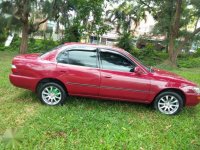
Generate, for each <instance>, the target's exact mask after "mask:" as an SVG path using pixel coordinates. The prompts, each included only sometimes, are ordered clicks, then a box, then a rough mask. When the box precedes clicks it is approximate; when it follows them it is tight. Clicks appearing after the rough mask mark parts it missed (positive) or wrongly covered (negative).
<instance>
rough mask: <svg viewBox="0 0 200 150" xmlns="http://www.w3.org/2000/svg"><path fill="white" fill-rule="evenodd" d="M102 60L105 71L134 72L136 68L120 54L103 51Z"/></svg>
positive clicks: (101, 53)
mask: <svg viewBox="0 0 200 150" xmlns="http://www.w3.org/2000/svg"><path fill="white" fill-rule="evenodd" d="M100 58H101V64H102V68H103V69H108V70H117V71H125V72H134V68H135V66H136V65H135V64H133V63H132V62H130V61H129V60H127V59H126V58H125V57H123V56H121V55H120V54H116V53H112V52H104V51H101V52H100Z"/></svg>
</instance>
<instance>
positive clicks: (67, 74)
mask: <svg viewBox="0 0 200 150" xmlns="http://www.w3.org/2000/svg"><path fill="white" fill-rule="evenodd" d="M10 81H11V83H12V84H13V85H15V86H17V87H20V88H24V89H28V90H31V91H33V92H36V93H37V94H38V96H39V99H40V100H41V102H42V103H44V104H47V105H58V104H62V103H64V101H65V100H67V97H68V96H72V95H74V96H84V97H91V98H101V99H110V100H120V101H129V102H140V103H146V104H153V105H154V107H155V108H156V109H157V110H158V111H160V112H161V113H163V114H167V115H174V114H177V113H178V112H180V111H181V110H182V108H183V107H184V106H194V105H197V104H198V103H199V102H200V89H199V87H197V85H196V84H195V83H192V82H190V81H188V80H186V79H184V78H182V77H180V76H178V75H176V74H174V73H171V72H167V71H164V70H160V69H155V68H149V67H146V66H145V65H143V64H142V63H140V62H139V61H138V60H137V59H136V58H135V57H133V56H132V55H131V54H129V53H128V52H126V51H125V50H123V49H120V48H116V47H109V46H101V45H90V44H81V43H66V44H64V45H61V46H59V47H56V48H55V49H53V50H51V51H49V52H47V53H45V54H24V55H19V56H16V57H15V58H14V59H13V61H12V73H11V74H10Z"/></svg>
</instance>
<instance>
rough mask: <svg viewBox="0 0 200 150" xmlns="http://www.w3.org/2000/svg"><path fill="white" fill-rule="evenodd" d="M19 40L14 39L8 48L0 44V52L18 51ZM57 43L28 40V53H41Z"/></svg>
mask: <svg viewBox="0 0 200 150" xmlns="http://www.w3.org/2000/svg"><path fill="white" fill-rule="evenodd" d="M20 42H21V39H20V38H18V37H15V38H14V39H13V41H12V43H11V45H10V46H9V47H5V46H4V44H0V51H19V47H20ZM58 45H59V43H58V42H55V41H53V40H38V39H29V43H28V53H42V52H46V51H48V50H51V49H52V48H54V47H56V46H58Z"/></svg>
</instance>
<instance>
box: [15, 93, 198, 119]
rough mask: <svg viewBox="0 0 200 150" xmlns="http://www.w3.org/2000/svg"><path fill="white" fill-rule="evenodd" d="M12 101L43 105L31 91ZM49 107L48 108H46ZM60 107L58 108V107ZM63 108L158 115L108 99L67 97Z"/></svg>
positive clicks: (191, 110) (189, 111)
mask: <svg viewBox="0 0 200 150" xmlns="http://www.w3.org/2000/svg"><path fill="white" fill-rule="evenodd" d="M14 101H15V102H17V103H19V102H21V103H26V104H27V103H28V104H37V103H38V104H39V105H43V104H42V103H41V102H40V100H39V98H38V97H37V94H36V93H33V92H31V91H23V92H21V93H20V95H18V96H17V98H14ZM47 107H50V106H47ZM58 107H60V106H58ZM64 107H68V108H69V107H73V108H75V107H77V109H80V107H81V109H85V110H101V111H107V110H110V109H112V110H116V111H122V112H138V113H158V114H159V112H156V111H155V109H154V107H153V105H152V104H143V103H138V102H127V101H119V100H108V99H92V98H85V97H76V96H69V97H68V98H67V99H66V102H65V104H64ZM197 113H198V108H196V107H185V108H184V109H183V111H182V112H181V113H180V114H184V116H194V117H195V116H196V114H197Z"/></svg>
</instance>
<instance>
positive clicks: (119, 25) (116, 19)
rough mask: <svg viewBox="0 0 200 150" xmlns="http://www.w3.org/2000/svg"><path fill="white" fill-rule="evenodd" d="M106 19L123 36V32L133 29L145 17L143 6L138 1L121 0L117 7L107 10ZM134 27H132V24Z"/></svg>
mask: <svg viewBox="0 0 200 150" xmlns="http://www.w3.org/2000/svg"><path fill="white" fill-rule="evenodd" d="M106 14H107V21H109V22H111V23H112V24H113V25H114V26H115V28H116V31H117V32H118V33H119V34H121V35H122V36H123V34H124V33H129V32H131V31H134V30H135V28H136V27H137V26H138V24H139V22H140V21H141V20H142V19H145V18H146V13H145V8H144V7H143V5H140V4H139V3H134V2H131V1H122V3H121V4H119V6H118V7H117V8H114V9H111V10H108V11H107V12H106ZM133 23H134V25H135V28H134V29H133V28H132V25H133Z"/></svg>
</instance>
